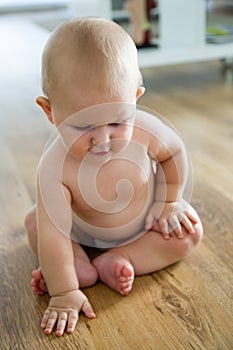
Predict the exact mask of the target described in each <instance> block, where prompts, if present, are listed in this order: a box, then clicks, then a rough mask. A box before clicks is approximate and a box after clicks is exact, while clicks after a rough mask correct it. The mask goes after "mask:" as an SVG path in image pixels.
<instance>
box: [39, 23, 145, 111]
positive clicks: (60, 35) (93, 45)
mask: <svg viewBox="0 0 233 350" xmlns="http://www.w3.org/2000/svg"><path fill="white" fill-rule="evenodd" d="M141 84H142V78H141V73H140V71H139V67H138V57H137V50H136V47H135V44H134V42H133V40H132V39H131V38H130V36H129V35H128V34H127V33H126V32H125V30H124V29H122V28H121V27H120V26H119V25H117V24H116V23H114V22H112V21H109V20H106V19H101V18H83V19H74V20H72V21H70V22H67V23H65V24H63V25H61V26H60V27H58V28H57V29H56V30H55V31H54V32H53V34H52V35H51V37H50V38H49V40H48V42H47V44H46V46H45V49H44V52H43V59H42V87H43V91H44V93H45V95H46V96H47V97H48V99H49V101H50V103H51V105H53V104H54V105H57V108H63V107H62V104H64V103H65V104H66V102H67V104H68V105H69V106H70V107H71V105H72V107H73V109H74V108H75V106H74V105H75V104H76V109H80V108H85V107H88V104H89V105H90V103H88V101H86V100H87V99H88V98H89V100H90V102H91V101H92V102H93V103H92V105H94V104H98V103H104V102H111V101H114V102H129V103H134V101H136V98H137V97H139V96H140V95H141V94H142V93H143V90H142V89H141V90H140V87H141ZM61 102H62V103H61ZM38 103H39V102H38ZM59 106H60V107H59ZM57 108H56V107H55V109H57ZM71 109H72V108H70V110H69V112H68V111H67V113H74V112H76V111H75V110H71Z"/></svg>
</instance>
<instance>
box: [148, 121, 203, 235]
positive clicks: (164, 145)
mask: <svg viewBox="0 0 233 350" xmlns="http://www.w3.org/2000/svg"><path fill="white" fill-rule="evenodd" d="M152 130H153V128H152ZM149 154H150V155H151V156H152V157H153V158H154V159H155V160H156V161H157V164H158V166H157V171H156V190H155V198H154V204H153V205H152V207H151V209H150V211H149V213H148V215H147V218H146V229H147V230H149V229H152V228H153V229H155V230H157V231H160V232H161V233H162V234H163V236H164V238H165V239H169V233H170V232H171V231H174V232H175V234H176V236H177V237H178V238H183V234H182V226H183V227H185V229H186V231H187V232H188V233H189V234H194V233H195V231H194V227H193V225H194V224H196V223H197V221H196V219H195V218H194V217H193V215H192V214H191V213H189V212H188V210H187V203H186V202H185V201H184V200H183V192H184V187H185V184H186V180H187V173H188V161H187V154H186V151H185V146H184V144H183V142H182V140H181V139H180V138H179V137H178V135H177V134H176V133H175V132H174V131H173V130H172V129H170V128H168V127H167V126H166V125H164V124H162V123H161V122H160V121H159V122H157V127H156V131H154V134H153V135H151V137H150V142H149Z"/></svg>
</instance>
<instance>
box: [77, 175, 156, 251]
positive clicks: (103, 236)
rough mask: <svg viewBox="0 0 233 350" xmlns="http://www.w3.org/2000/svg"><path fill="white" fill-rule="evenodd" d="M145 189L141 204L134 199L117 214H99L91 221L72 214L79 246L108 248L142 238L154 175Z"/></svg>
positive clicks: (151, 196) (150, 200) (152, 197)
mask: <svg viewBox="0 0 233 350" xmlns="http://www.w3.org/2000/svg"><path fill="white" fill-rule="evenodd" d="M147 189H148V191H147V196H146V200H143V203H140V205H137V203H135V202H136V199H135V201H134V203H132V206H129V208H127V209H126V210H122V211H121V212H120V213H117V214H115V213H114V214H112V215H111V214H103V213H99V215H98V214H97V215H95V216H94V218H93V219H92V217H90V218H87V219H85V220H84V219H82V218H81V217H80V216H79V215H77V214H75V213H74V212H73V223H74V226H73V227H74V230H75V237H76V239H77V240H78V241H79V243H81V244H85V245H93V246H98V247H99V248H108V247H111V246H112V247H113V246H116V245H118V243H119V244H123V242H124V244H126V243H129V242H130V241H133V240H135V239H137V238H139V237H140V236H142V235H143V234H144V233H145V232H146V230H145V218H146V215H147V213H148V210H149V208H150V206H151V205H152V203H153V199H154V175H153V174H152V173H151V176H150V179H149V182H148V187H147ZM87 217H88V216H87ZM92 240H94V242H95V243H93V242H92ZM96 242H97V244H96ZM105 243H106V244H105Z"/></svg>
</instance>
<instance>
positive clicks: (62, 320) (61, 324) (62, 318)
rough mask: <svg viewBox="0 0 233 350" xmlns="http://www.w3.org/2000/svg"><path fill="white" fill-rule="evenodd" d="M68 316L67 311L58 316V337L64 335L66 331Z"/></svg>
mask: <svg viewBox="0 0 233 350" xmlns="http://www.w3.org/2000/svg"><path fill="white" fill-rule="evenodd" d="M67 318H68V315H67V313H66V312H61V313H60V315H59V318H58V322H57V330H56V335H57V336H58V337H60V336H61V335H63V333H64V331H65V328H66V323H67Z"/></svg>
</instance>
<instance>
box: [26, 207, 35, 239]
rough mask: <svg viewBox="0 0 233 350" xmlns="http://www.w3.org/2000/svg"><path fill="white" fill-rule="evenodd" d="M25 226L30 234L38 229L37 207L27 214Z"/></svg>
mask: <svg viewBox="0 0 233 350" xmlns="http://www.w3.org/2000/svg"><path fill="white" fill-rule="evenodd" d="M24 225H25V227H26V229H27V232H28V233H29V232H30V231H32V230H34V228H35V227H36V206H33V207H32V208H31V209H30V210H29V211H28V213H27V214H26V216H25V219H24Z"/></svg>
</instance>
